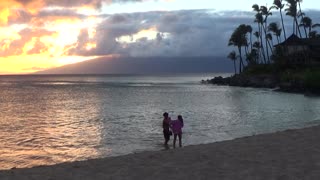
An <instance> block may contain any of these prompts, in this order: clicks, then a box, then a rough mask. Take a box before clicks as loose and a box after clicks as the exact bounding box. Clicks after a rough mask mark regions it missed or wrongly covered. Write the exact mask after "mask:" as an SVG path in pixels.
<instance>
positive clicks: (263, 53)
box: [259, 23, 267, 64]
mask: <svg viewBox="0 0 320 180" xmlns="http://www.w3.org/2000/svg"><path fill="white" fill-rule="evenodd" d="M261 26H263V25H262V24H260V23H259V37H260V45H261V48H260V51H261V54H262V57H263V63H265V64H267V60H266V55H265V52H264V46H263V40H262V36H261V34H262V27H261Z"/></svg>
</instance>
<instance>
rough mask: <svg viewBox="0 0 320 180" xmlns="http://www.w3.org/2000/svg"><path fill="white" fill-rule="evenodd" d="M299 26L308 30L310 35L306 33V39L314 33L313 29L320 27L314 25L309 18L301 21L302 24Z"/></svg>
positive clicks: (319, 25)
mask: <svg viewBox="0 0 320 180" xmlns="http://www.w3.org/2000/svg"><path fill="white" fill-rule="evenodd" d="M299 26H303V27H305V28H308V33H307V32H306V35H307V36H306V37H310V33H311V31H312V28H316V27H320V24H313V23H312V19H311V18H310V17H308V16H305V17H303V18H302V19H301V22H300V24H299Z"/></svg>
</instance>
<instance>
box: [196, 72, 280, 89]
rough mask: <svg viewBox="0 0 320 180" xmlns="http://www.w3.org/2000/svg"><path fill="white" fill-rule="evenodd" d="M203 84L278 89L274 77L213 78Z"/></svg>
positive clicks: (276, 79) (276, 80)
mask: <svg viewBox="0 0 320 180" xmlns="http://www.w3.org/2000/svg"><path fill="white" fill-rule="evenodd" d="M202 82H203V83H208V84H216V85H229V86H240V87H257V88H276V87H278V84H279V80H278V78H277V77H276V76H272V75H256V76H246V75H234V76H231V77H221V76H218V77H214V78H213V79H208V80H203V81H202Z"/></svg>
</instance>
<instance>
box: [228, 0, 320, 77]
mask: <svg viewBox="0 0 320 180" xmlns="http://www.w3.org/2000/svg"><path fill="white" fill-rule="evenodd" d="M301 3H302V0H284V1H282V0H274V1H273V6H271V7H269V8H268V7H267V6H259V5H257V4H254V5H253V6H252V8H253V10H254V12H256V14H255V19H254V22H255V23H256V24H257V28H256V31H255V32H253V28H252V27H251V25H246V24H241V25H239V26H238V27H237V28H236V29H235V30H234V32H233V33H232V35H231V37H230V39H229V44H228V45H229V46H235V47H236V48H237V51H238V54H237V53H236V51H232V52H230V54H229V55H228V58H230V59H231V60H233V61H234V69H235V73H236V72H237V70H236V60H238V59H239V65H238V67H239V70H238V72H239V73H241V72H242V70H243V68H244V67H245V66H246V65H251V64H270V63H271V62H272V58H271V57H272V55H273V54H274V52H273V51H274V49H273V42H274V41H273V37H275V38H276V41H277V42H278V43H280V42H281V41H283V40H286V39H287V37H288V36H287V33H286V28H285V24H284V20H283V14H284V13H285V15H287V16H290V17H292V19H293V21H292V28H293V29H292V32H293V33H294V34H295V35H297V36H298V37H300V38H320V35H319V34H317V31H316V30H314V28H316V27H320V24H313V22H312V19H311V18H310V17H308V16H306V15H305V13H303V12H302V10H301ZM275 10H277V11H279V14H280V18H281V27H280V25H279V24H280V23H278V22H271V23H269V22H268V18H269V17H270V16H272V12H276V11H275ZM252 35H254V37H255V40H254V41H253V39H252ZM248 36H249V38H248Z"/></svg>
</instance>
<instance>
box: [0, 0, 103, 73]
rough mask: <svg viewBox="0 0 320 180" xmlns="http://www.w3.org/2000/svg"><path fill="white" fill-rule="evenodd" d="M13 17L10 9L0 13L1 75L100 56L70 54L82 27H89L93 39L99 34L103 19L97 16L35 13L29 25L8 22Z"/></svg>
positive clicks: (88, 47) (87, 47) (36, 69)
mask: <svg viewBox="0 0 320 180" xmlns="http://www.w3.org/2000/svg"><path fill="white" fill-rule="evenodd" d="M0 8H1V3H0ZM84 9H87V10H88V8H84ZM2 10H3V8H2ZM9 16H10V11H1V12H0V25H2V26H0V51H1V52H0V54H1V56H0V74H12V73H13V74H19V73H30V72H35V71H38V70H43V69H47V68H51V67H57V66H62V65H65V64H70V63H75V62H81V61H84V60H88V59H93V58H96V57H97V56H85V57H82V56H76V55H72V56H71V55H68V50H69V49H70V47H73V46H75V44H77V41H78V36H79V34H80V32H81V30H82V29H87V30H88V35H89V37H90V38H91V39H92V38H94V37H95V35H96V30H95V29H96V26H97V24H98V23H100V22H101V19H99V18H96V17H95V16H89V17H87V18H83V19H80V18H77V17H63V16H62V17H59V16H49V17H44V18H41V17H39V18H38V17H36V16H35V17H33V18H32V19H31V20H30V22H29V24H12V25H6V23H8V17H9ZM26 28H27V29H30V30H29V31H28V32H29V34H24V35H22V34H21V33H23V32H24V31H25V30H26ZM95 47H96V45H95V42H88V43H87V46H86V49H87V50H91V49H93V48H95Z"/></svg>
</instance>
